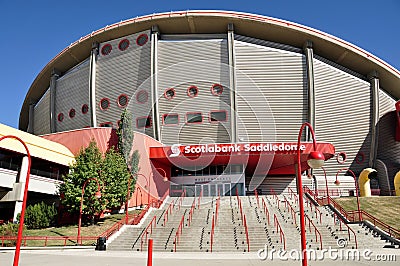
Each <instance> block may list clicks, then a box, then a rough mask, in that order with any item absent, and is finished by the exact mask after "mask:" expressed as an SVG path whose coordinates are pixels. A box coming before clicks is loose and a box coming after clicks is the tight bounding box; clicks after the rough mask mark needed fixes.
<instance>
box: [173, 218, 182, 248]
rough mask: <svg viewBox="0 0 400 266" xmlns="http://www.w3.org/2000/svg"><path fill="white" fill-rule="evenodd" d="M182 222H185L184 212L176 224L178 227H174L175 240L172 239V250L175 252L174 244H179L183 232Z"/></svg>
mask: <svg viewBox="0 0 400 266" xmlns="http://www.w3.org/2000/svg"><path fill="white" fill-rule="evenodd" d="M184 222H185V214H183V215H182V218H181V221H180V222H179V225H178V229H176V233H175V240H174V252H176V246H177V245H178V244H179V239H180V236H181V234H182V232H183V225H184Z"/></svg>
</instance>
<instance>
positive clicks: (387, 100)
mask: <svg viewBox="0 0 400 266" xmlns="http://www.w3.org/2000/svg"><path fill="white" fill-rule="evenodd" d="M395 103H396V101H395V100H394V99H393V98H392V97H390V96H389V95H388V94H387V93H386V92H384V91H383V90H381V89H380V90H379V118H381V117H382V116H384V115H385V114H387V113H389V112H391V111H394V110H395V109H396V108H395Z"/></svg>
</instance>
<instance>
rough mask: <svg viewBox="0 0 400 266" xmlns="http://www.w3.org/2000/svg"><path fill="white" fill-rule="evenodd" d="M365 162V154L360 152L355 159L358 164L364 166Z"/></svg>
mask: <svg viewBox="0 0 400 266" xmlns="http://www.w3.org/2000/svg"><path fill="white" fill-rule="evenodd" d="M364 160H365V155H364V153H363V152H361V151H360V152H358V153H357V154H356V158H355V161H356V164H362V163H363V162H364Z"/></svg>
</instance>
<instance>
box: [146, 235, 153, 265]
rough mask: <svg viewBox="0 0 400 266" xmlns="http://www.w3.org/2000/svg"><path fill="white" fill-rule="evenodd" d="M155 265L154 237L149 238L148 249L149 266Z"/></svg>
mask: <svg viewBox="0 0 400 266" xmlns="http://www.w3.org/2000/svg"><path fill="white" fill-rule="evenodd" d="M152 265H153V239H151V238H150V239H149V244H148V249H147V266H152Z"/></svg>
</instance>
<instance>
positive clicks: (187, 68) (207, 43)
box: [157, 39, 231, 144]
mask: <svg viewBox="0 0 400 266" xmlns="http://www.w3.org/2000/svg"><path fill="white" fill-rule="evenodd" d="M214 84H220V85H222V86H223V91H222V94H221V95H214V94H213V93H212V91H211V87H212V86H213V85H214ZM190 86H196V87H197V88H198V94H197V96H195V97H189V96H188V88H189V87H190ZM170 88H172V89H174V91H175V96H174V97H173V98H172V99H167V98H166V97H165V96H164V93H165V91H166V90H167V89H170ZM157 90H158V91H157V94H158V95H157V96H158V101H159V112H160V122H161V125H160V127H161V142H163V143H164V144H174V143H180V144H196V143H202V142H217V143H226V142H230V139H231V138H230V136H231V129H230V123H229V119H230V96H229V94H230V92H229V68H228V47H227V41H226V40H225V39H214V40H187V41H159V43H158V88H157ZM218 110H223V111H226V112H227V120H226V121H223V122H212V123H211V122H210V121H209V113H210V111H218ZM191 112H200V113H202V116H203V122H202V123H192V124H187V123H186V115H187V113H191ZM165 114H178V115H179V124H178V125H162V121H163V116H164V115H165Z"/></svg>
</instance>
